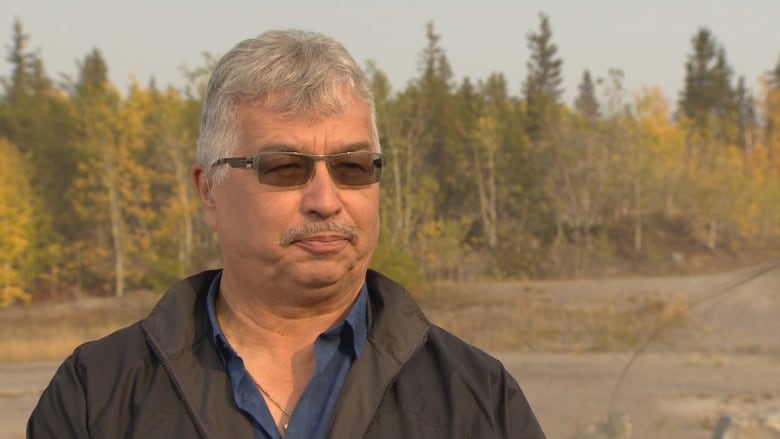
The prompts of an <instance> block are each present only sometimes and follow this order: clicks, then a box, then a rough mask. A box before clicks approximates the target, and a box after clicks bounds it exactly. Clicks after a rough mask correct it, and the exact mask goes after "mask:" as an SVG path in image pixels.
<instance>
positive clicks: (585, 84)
mask: <svg viewBox="0 0 780 439" xmlns="http://www.w3.org/2000/svg"><path fill="white" fill-rule="evenodd" d="M578 88H579V94H578V95H577V98H576V99H575V100H574V109H575V110H577V112H578V113H579V114H580V115H581V116H582V117H583V118H584V119H585V120H586V121H587V122H588V123H589V124H592V123H594V122H595V121H596V120H597V119H598V118H599V116H600V114H599V102H598V99H596V86H595V84H594V83H593V79H591V77H590V72H589V71H588V70H585V72H583V73H582V82H580V85H579V87H578Z"/></svg>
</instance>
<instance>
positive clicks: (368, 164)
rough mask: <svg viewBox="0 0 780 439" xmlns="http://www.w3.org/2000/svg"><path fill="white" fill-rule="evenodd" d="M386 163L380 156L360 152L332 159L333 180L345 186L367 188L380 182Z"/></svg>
mask: <svg viewBox="0 0 780 439" xmlns="http://www.w3.org/2000/svg"><path fill="white" fill-rule="evenodd" d="M383 165H384V162H383V160H382V156H381V155H380V154H376V153H371V152H368V151H359V152H354V153H351V154H345V155H337V156H335V157H332V158H331V159H330V173H331V176H332V177H333V180H334V181H335V182H336V183H338V184H342V185H345V186H365V185H369V184H373V183H376V182H378V181H379V177H380V176H381V174H382V166H383Z"/></svg>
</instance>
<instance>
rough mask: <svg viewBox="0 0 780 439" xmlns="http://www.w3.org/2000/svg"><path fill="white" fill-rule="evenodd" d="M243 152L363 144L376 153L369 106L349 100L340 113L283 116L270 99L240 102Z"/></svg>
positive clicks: (240, 129)
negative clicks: (248, 149)
mask: <svg viewBox="0 0 780 439" xmlns="http://www.w3.org/2000/svg"><path fill="white" fill-rule="evenodd" d="M236 119H237V122H238V125H239V144H240V147H241V148H242V149H247V148H254V149H258V148H265V147H268V146H270V145H273V146H274V147H279V146H282V147H284V146H286V147H287V148H278V149H293V150H304V149H306V150H308V149H320V148H321V147H326V148H328V149H332V148H334V147H338V148H343V147H344V146H346V145H355V144H363V145H368V146H369V147H370V149H377V150H378V145H376V143H377V139H376V134H375V133H376V128H375V125H374V118H373V115H372V113H371V110H370V108H369V106H368V105H367V104H366V103H365V102H364V101H363V100H361V99H359V98H356V97H354V96H348V99H347V100H346V101H344V103H343V106H342V108H341V110H340V111H337V112H336V111H330V112H325V113H313V112H308V113H303V114H301V113H296V112H280V111H277V109H276V107H275V106H274V105H273V101H271V102H270V103H269V101H268V100H267V99H258V100H253V101H245V102H241V103H239V104H238V105H237V107H236Z"/></svg>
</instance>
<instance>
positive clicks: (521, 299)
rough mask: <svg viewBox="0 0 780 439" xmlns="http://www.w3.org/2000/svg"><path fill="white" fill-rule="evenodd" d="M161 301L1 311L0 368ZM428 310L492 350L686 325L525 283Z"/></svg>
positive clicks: (648, 304) (462, 296) (564, 348)
mask: <svg viewBox="0 0 780 439" xmlns="http://www.w3.org/2000/svg"><path fill="white" fill-rule="evenodd" d="M157 299H158V297H157V296H155V295H153V294H150V293H140V292H139V293H134V294H130V295H128V296H127V297H125V298H122V299H114V298H87V299H82V300H78V301H73V302H60V303H44V304H30V305H24V306H18V307H14V308H10V309H4V310H0V362H2V361H30V360H45V359H62V358H64V357H66V356H67V355H68V354H70V353H71V352H72V351H73V349H74V348H75V347H76V346H78V345H79V344H81V343H83V342H85V341H88V340H92V339H95V338H99V337H102V336H104V335H106V334H109V333H111V332H113V331H114V330H116V329H118V328H120V327H123V326H125V325H128V324H130V323H132V322H134V321H136V320H138V319H140V318H142V317H144V316H145V315H146V314H147V313H148V312H149V310H150V309H151V307H152V306H153V305H154V303H155V302H156V301H157ZM421 303H422V306H423V308H424V309H425V311H426V314H427V315H428V316H429V317H430V318H431V320H432V321H434V322H435V323H437V324H439V325H440V326H442V327H444V328H446V329H448V330H450V331H452V332H453V333H455V334H457V335H459V336H461V337H463V338H464V339H466V340H468V341H470V342H471V343H473V344H475V345H477V346H479V347H481V348H483V349H485V350H488V351H509V350H522V351H548V352H573V351H576V352H583V351H623V350H627V349H630V348H632V347H634V346H636V345H637V343H638V342H639V341H641V340H642V339H643V338H644V337H645V336H646V335H647V334H648V333H651V332H652V329H653V328H655V327H657V326H658V325H659V324H662V323H665V322H670V321H675V320H684V319H686V318H687V302H686V301H685V300H684V299H680V298H675V297H671V296H668V297H663V296H661V295H660V294H656V293H653V292H647V293H640V294H633V295H630V296H624V297H616V296H610V297H609V298H604V297H600V298H591V296H590V295H589V294H584V293H583V294H579V295H572V294H553V293H551V292H550V291H547V290H545V289H543V288H540V287H530V286H528V285H527V284H524V283H520V282H518V283H507V284H502V285H500V286H498V287H497V286H496V284H448V285H445V284H439V285H435V286H431V287H429V288H428V289H427V294H425V295H424V296H423V297H422V298H421Z"/></svg>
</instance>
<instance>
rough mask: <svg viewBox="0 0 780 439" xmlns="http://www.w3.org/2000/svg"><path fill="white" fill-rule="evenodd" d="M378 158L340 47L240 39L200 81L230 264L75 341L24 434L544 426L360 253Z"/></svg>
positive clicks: (413, 432)
mask: <svg viewBox="0 0 780 439" xmlns="http://www.w3.org/2000/svg"><path fill="white" fill-rule="evenodd" d="M384 166H385V157H384V155H382V154H381V152H380V145H379V140H378V135H377V130H376V124H375V120H374V107H373V97H372V94H371V90H370V87H369V84H368V80H367V78H366V77H365V74H364V73H363V72H362V71H361V69H360V68H359V67H358V66H357V65H356V63H355V61H354V60H353V59H352V58H351V57H350V55H349V54H348V53H347V51H346V50H345V49H344V48H343V47H342V46H341V45H340V44H338V43H337V42H335V41H333V40H332V39H330V38H328V37H325V36H323V35H319V34H313V33H306V32H299V31H274V32H267V33H265V34H263V35H261V36H259V37H258V38H255V39H250V40H246V41H243V42H241V43H239V44H238V45H237V46H236V47H235V48H233V49H232V50H231V51H230V52H229V53H228V54H227V55H225V56H224V57H223V58H222V59H221V60H220V62H219V64H218V65H217V67H216V69H215V71H214V73H213V75H212V78H211V80H210V82H209V87H208V92H207V96H206V101H205V104H204V109H203V116H202V121H201V135H200V139H199V140H198V153H197V163H196V165H195V166H194V168H193V173H192V174H193V180H194V183H195V187H196V188H197V192H198V194H199V195H200V199H201V201H202V204H203V209H204V217H205V220H206V223H208V224H209V225H210V226H211V227H212V228H213V229H214V230H215V232H216V235H217V238H218V241H219V244H220V248H221V252H222V258H223V264H224V268H223V269H222V270H218V271H208V272H205V273H201V274H199V275H196V276H193V277H191V278H188V279H186V280H183V281H181V282H180V283H178V284H176V285H174V286H173V287H172V288H171V290H170V291H168V292H167V293H166V294H165V296H164V297H163V298H162V299H161V300H160V302H159V304H158V305H157V306H156V307H155V309H154V310H153V311H152V312H151V314H150V315H149V316H148V317H147V318H146V319H145V320H143V321H141V322H139V323H137V324H135V325H132V326H130V327H128V328H125V329H123V330H120V331H118V332H116V333H114V334H112V335H109V336H108V337H106V338H104V339H102V340H99V341H96V342H92V343H87V344H85V345H83V346H81V347H80V348H78V349H77V350H76V351H75V352H74V354H73V355H72V356H71V357H69V358H68V359H67V360H66V361H65V363H64V364H63V365H62V366H61V367H60V369H59V370H58V371H57V373H56V375H55V377H54V378H53V380H52V382H51V384H50V385H49V387H48V388H47V389H46V391H44V393H43V395H42V396H41V400H40V402H39V404H38V406H37V407H36V409H35V411H34V412H33V414H32V416H31V418H30V420H29V423H28V437H33V438H44V437H78V438H82V437H101V438H116V437H124V438H131V437H132V438H136V437H137V438H158V437H159V438H169V437H204V438H239V437H247V438H248V437H256V438H280V437H285V436H286V437H288V438H320V437H332V438H358V437H366V438H407V437H408V438H459V437H463V438H466V437H468V438H472V437H481V438H499V437H507V438H508V437H511V438H543V437H544V435H543V433H542V431H541V429H540V427H539V425H538V423H537V421H536V419H535V418H534V415H533V413H532V412H531V409H530V407H529V406H528V403H527V401H526V399H525V397H524V396H523V394H522V392H521V390H520V388H519V387H518V385H517V384H516V382H515V381H514V380H513V379H512V377H511V376H510V375H509V374H508V373H507V372H506V371H505V370H504V368H503V367H502V366H501V364H500V363H499V362H498V361H497V360H495V359H493V358H491V357H489V356H488V355H487V354H485V353H483V352H481V351H479V350H477V349H476V348H473V347H471V346H469V345H467V344H465V343H464V342H462V341H460V340H459V339H457V338H455V337H454V336H452V335H451V334H449V333H447V332H445V331H443V330H442V329H440V328H438V327H436V326H433V325H431V324H430V323H429V322H428V321H427V320H426V319H425V317H424V316H423V314H422V312H421V311H420V309H419V308H418V307H417V305H416V304H415V303H414V301H413V300H412V299H411V297H410V296H409V294H408V293H407V292H406V291H405V290H404V289H402V288H401V287H400V286H398V285H396V284H395V283H393V282H392V281H390V280H389V279H387V278H385V277H383V276H382V275H380V274H378V273H376V272H374V271H371V270H369V269H368V265H369V261H370V259H371V255H372V253H373V251H374V249H375V248H376V245H377V241H378V237H379V184H378V182H379V178H380V175H381V171H382V168H383V167H384Z"/></svg>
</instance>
